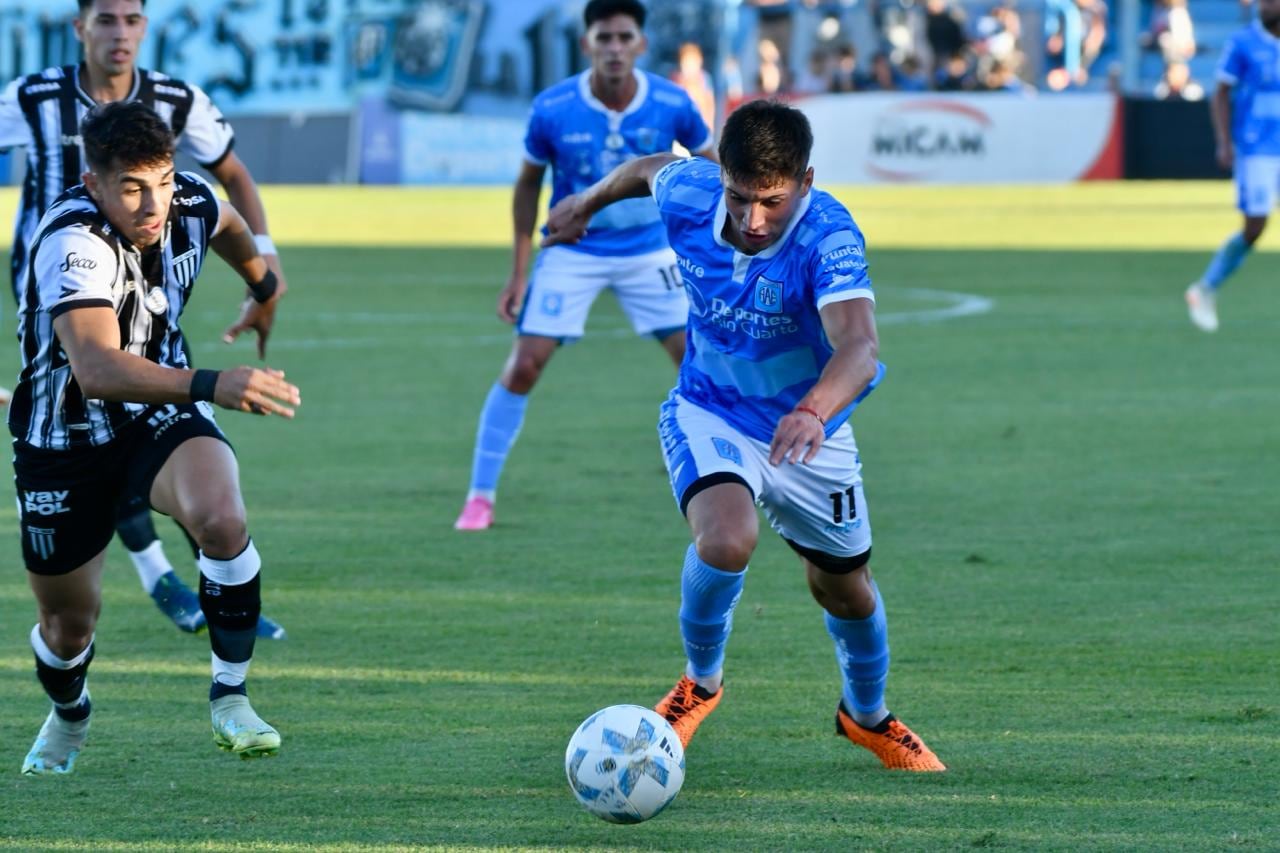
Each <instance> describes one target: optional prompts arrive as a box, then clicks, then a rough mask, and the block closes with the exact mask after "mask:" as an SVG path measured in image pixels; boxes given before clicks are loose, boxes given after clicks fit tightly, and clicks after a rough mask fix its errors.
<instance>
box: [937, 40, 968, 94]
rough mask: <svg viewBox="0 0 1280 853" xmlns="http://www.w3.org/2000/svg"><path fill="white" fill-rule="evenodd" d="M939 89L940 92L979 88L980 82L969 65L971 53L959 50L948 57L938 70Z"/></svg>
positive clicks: (965, 90) (966, 90)
mask: <svg viewBox="0 0 1280 853" xmlns="http://www.w3.org/2000/svg"><path fill="white" fill-rule="evenodd" d="M936 80H937V89H938V91H940V92H970V91H973V90H974V89H976V88H978V82H977V80H976V79H975V78H974V76H973V71H972V69H971V68H970V67H969V54H968V53H966V52H965V51H963V50H958V51H956V52H955V53H953V54H951V56H949V57H948V58H947V61H946V62H945V63H943V65H942V67H941V68H940V69H939V70H938V76H937V77H936Z"/></svg>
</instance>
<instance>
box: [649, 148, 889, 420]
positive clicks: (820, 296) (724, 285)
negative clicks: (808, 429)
mask: <svg viewBox="0 0 1280 853" xmlns="http://www.w3.org/2000/svg"><path fill="white" fill-rule="evenodd" d="M654 197H655V198H656V199H657V202H658V210H659V211H660V212H661V214H662V219H663V222H664V224H665V225H666V229H667V235H668V236H669V237H670V240H671V248H673V249H674V250H675V252H676V255H677V256H678V257H679V264H680V271H681V275H682V276H683V278H684V285H685V290H686V292H687V293H688V295H689V326H688V336H687V344H686V352H685V358H684V363H683V364H682V365H681V366H680V378H679V383H678V384H677V386H676V391H677V392H678V393H679V394H680V395H681V396H682V397H684V398H685V399H687V400H689V401H690V402H693V403H696V404H698V405H699V406H702V407H703V408H706V409H708V410H710V411H712V412H714V413H715V414H717V415H719V416H720V417H721V418H723V419H724V420H725V421H727V422H729V423H730V424H732V425H733V426H735V427H737V428H738V429H739V430H740V431H742V432H743V433H744V434H746V435H749V436H751V437H752V438H755V439H758V440H760V441H769V440H771V439H772V438H773V431H774V428H775V427H776V426H777V424H778V421H779V420H780V419H781V418H782V417H783V416H784V415H786V414H787V413H788V412H790V411H791V410H792V409H794V408H795V406H796V404H797V403H799V402H800V398H801V397H803V396H804V395H805V394H806V393H808V391H809V389H810V388H812V387H813V385H814V383H816V382H817V381H818V376H819V375H820V374H821V373H822V369H823V368H824V367H825V366H826V364H827V362H828V361H829V360H830V359H831V354H832V352H833V350H832V348H831V345H830V343H829V342H828V341H827V337H826V334H825V332H824V330H823V328H822V318H821V317H820V316H819V313H818V312H819V311H820V310H821V309H822V307H823V306H825V305H828V304H830V303H832V302H838V301H841V300H845V299H874V298H875V296H874V293H873V291H872V289H871V278H870V277H869V275H868V273H867V261H866V257H865V255H864V253H863V245H864V244H863V239H862V232H861V231H859V230H858V226H857V225H856V224H854V221H853V217H851V216H850V215H849V211H847V210H846V209H845V208H844V205H842V204H840V202H838V201H836V200H835V199H834V198H832V197H831V196H830V195H828V194H827V193H825V192H822V191H821V190H817V189H815V190H811V191H810V192H809V194H808V195H807V196H806V197H805V198H804V199H802V200H801V202H800V206H799V208H798V209H797V211H796V213H795V215H794V217H793V218H792V220H791V223H790V224H789V225H788V226H787V230H786V231H785V232H784V233H783V235H782V237H781V238H780V239H779V240H778V241H777V242H776V243H774V244H773V245H771V246H770V247H769V248H768V249H766V250H764V251H763V252H760V253H758V254H755V255H745V254H742V253H741V252H738V251H737V250H736V249H734V247H733V246H732V245H731V244H729V243H728V242H726V241H725V239H724V238H723V237H722V236H721V235H722V232H723V229H724V225H725V221H726V219H727V217H728V212H727V211H726V209H725V206H724V187H723V185H722V184H721V183H720V167H719V166H717V165H716V164H715V163H712V162H710V161H707V160H701V159H689V160H678V161H676V162H674V163H671V164H670V165H668V166H666V167H665V168H663V169H662V171H660V172H659V173H658V175H657V177H656V178H655V180H654ZM883 374H884V367H883V365H879V366H878V369H877V371H876V377H875V380H874V381H873V382H872V383H871V385H870V386H869V387H868V388H867V389H866V391H864V392H863V394H862V395H861V396H860V397H859V400H861V398H862V397H865V396H866V394H867V393H869V392H870V391H871V389H872V388H874V387H875V386H876V385H877V384H878V383H879V381H880V378H881V377H882V376H883ZM857 402H858V401H854V403H852V404H850V405H849V406H848V407H847V408H845V409H844V410H843V411H841V412H839V413H838V414H836V415H835V416H833V417H831V418H829V419H828V420H827V430H826V431H827V435H831V434H832V433H833V432H835V430H836V429H837V428H838V427H839V426H840V425H841V424H843V423H844V422H845V421H846V420H848V418H849V414H850V413H851V412H852V411H853V407H854V406H855V405H857Z"/></svg>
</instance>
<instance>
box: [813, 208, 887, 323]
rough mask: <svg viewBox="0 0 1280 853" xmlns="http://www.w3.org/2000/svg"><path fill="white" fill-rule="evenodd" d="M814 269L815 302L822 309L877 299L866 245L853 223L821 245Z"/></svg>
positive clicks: (814, 259) (824, 240)
mask: <svg viewBox="0 0 1280 853" xmlns="http://www.w3.org/2000/svg"><path fill="white" fill-rule="evenodd" d="M812 269H813V299H814V303H815V304H816V305H817V306H818V309H819V310H821V309H822V308H823V307H824V306H826V305H830V304H831V303H832V302H841V301H843V300H846V299H871V300H873V301H874V300H875V292H874V291H873V290H872V288H871V275H870V272H869V271H868V269H867V254H866V245H865V243H864V242H863V239H862V234H861V233H859V232H858V229H857V227H856V226H854V225H853V223H852V222H850V223H849V227H848V228H841V229H839V230H836V231H832V232H831V233H829V234H827V235H826V236H825V237H823V238H822V240H820V241H819V242H818V244H817V247H816V249H815V250H814V258H813V267H812Z"/></svg>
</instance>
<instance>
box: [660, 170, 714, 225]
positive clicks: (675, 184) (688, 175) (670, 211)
mask: <svg viewBox="0 0 1280 853" xmlns="http://www.w3.org/2000/svg"><path fill="white" fill-rule="evenodd" d="M719 187H720V167H718V166H717V165H716V164H715V163H712V162H711V161H710V160H707V159H705V158H702V157H686V158H685V159H683V160H673V161H672V162H670V163H668V164H667V165H665V166H663V167H662V168H661V169H659V170H658V174H656V175H654V177H653V200H654V201H656V202H657V203H658V212H659V213H660V214H662V221H663V222H665V223H666V224H667V225H668V226H670V225H671V222H672V220H674V219H677V218H680V217H681V216H686V217H687V216H696V215H698V214H702V213H705V212H706V211H708V210H711V209H712V208H714V207H715V206H716V202H717V201H718V200H719V196H718V194H717V192H716V190H718V189H719Z"/></svg>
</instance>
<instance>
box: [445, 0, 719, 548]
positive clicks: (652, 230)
mask: <svg viewBox="0 0 1280 853" xmlns="http://www.w3.org/2000/svg"><path fill="white" fill-rule="evenodd" d="M582 17H583V24H584V25H585V28H586V32H585V33H584V34H583V36H582V42H581V44H582V50H583V53H585V54H586V55H587V56H588V57H590V59H591V68H590V69H589V70H588V71H585V72H583V73H582V74H579V75H576V76H574V77H570V78H569V79H568V80H565V81H563V82H561V83H559V84H557V85H555V86H552V87H551V88H550V89H547V90H546V91H545V92H543V93H541V94H540V95H538V97H537V98H536V99H534V102H533V109H532V111H531V113H530V116H529V126H528V131H527V133H526V135H525V162H524V164H523V166H522V167H521V170H520V176H519V178H517V179H516V185H515V198H514V201H513V203H512V218H513V220H514V224H515V250H514V252H513V256H512V271H511V277H510V279H509V280H508V281H507V285H506V287H504V288H503V289H502V292H501V293H500V294H499V295H498V316H499V317H500V318H501V319H502V320H503V321H505V322H507V323H514V324H515V327H516V339H515V343H514V345H513V346H512V349H511V354H510V355H509V356H508V357H507V361H506V364H505V365H504V366H503V368H502V373H501V374H500V375H499V377H498V381H497V382H495V383H494V385H493V387H492V388H491V389H490V390H489V394H488V396H487V397H486V399H485V402H484V408H483V409H482V410H481V412H480V423H479V426H478V428H477V430H476V446H475V453H474V457H473V461H472V471H471V488H470V491H469V492H468V493H467V500H466V503H465V505H464V506H463V508H462V513H461V514H460V515H459V516H458V519H457V521H456V522H455V523H454V527H455V528H457V529H458V530H485V529H487V528H488V527H490V526H491V525H492V524H493V507H494V501H495V500H496V497H497V488H498V478H499V476H500V475H501V473H502V468H503V465H504V464H505V463H506V460H507V455H508V454H509V453H510V452H511V447H512V445H514V443H515V440H516V436H517V435H518V434H519V432H520V427H521V425H522V424H523V422H524V413H525V405H526V403H527V402H528V396H529V392H530V391H532V390H533V386H534V385H535V384H537V382H538V379H539V377H541V375H542V371H543V370H544V369H545V368H546V366H547V363H548V362H549V361H550V360H551V356H552V355H553V354H554V353H555V351H556V348H557V347H558V346H560V344H562V343H564V342H566V341H571V340H575V339H577V338H579V337H581V336H582V333H583V329H584V328H585V326H586V321H587V313H588V312H589V311H590V309H591V303H592V302H593V301H594V300H595V298H596V296H598V295H599V294H600V291H601V290H604V289H605V288H609V289H612V290H613V292H614V294H615V295H616V296H617V297H618V301H619V302H620V303H621V305H622V308H623V310H624V311H625V312H626V314H627V316H628V317H629V318H630V321H631V325H632V327H633V328H634V329H635V331H636V333H637V334H642V335H652V336H653V337H654V338H656V339H657V340H658V341H659V342H660V343H661V344H662V346H663V348H664V349H665V350H666V351H667V353H668V354H669V355H670V356H671V359H672V361H674V362H675V363H676V364H679V363H680V360H681V359H682V358H683V357H684V326H685V319H686V317H687V315H688V303H687V302H686V300H685V295H684V289H683V288H682V287H681V286H680V277H679V273H678V272H677V270H676V266H675V264H676V258H675V255H674V254H673V253H672V251H671V248H670V246H669V245H668V244H667V241H666V236H665V235H664V234H663V228H662V221H661V219H660V217H659V216H658V210H657V208H656V207H654V204H653V201H652V200H651V199H633V200H631V201H628V202H624V203H622V204H619V205H616V206H615V207H613V208H612V209H610V210H608V211H605V212H603V213H601V215H599V216H597V217H596V218H595V219H594V220H593V221H592V222H591V226H590V228H589V229H588V231H587V232H586V233H585V234H584V235H583V238H582V239H581V240H580V241H578V242H577V243H576V244H574V245H572V246H555V247H553V248H550V249H547V250H544V251H542V252H540V253H539V254H538V259H537V263H536V264H535V265H534V270H533V277H532V280H527V279H526V275H527V270H528V267H529V258H530V255H531V254H532V249H533V241H532V235H533V228H534V225H535V223H536V222H537V218H538V197H539V195H540V194H541V191H542V179H543V176H544V174H545V173H546V170H547V167H548V166H550V167H551V174H552V190H551V203H552V204H555V203H556V202H558V201H559V200H560V199H562V198H564V197H565V196H567V195H570V194H571V193H575V192H578V191H580V190H584V189H586V188H587V187H589V186H591V184H593V183H595V182H596V181H597V180H599V179H600V178H602V177H604V176H605V175H607V174H609V172H610V171H611V170H612V169H613V168H614V167H615V166H617V165H618V164H620V163H624V162H626V161H628V160H631V159H634V158H636V157H642V156H645V155H649V154H656V153H658V152H662V151H670V150H671V149H672V144H673V143H675V142H679V143H680V144H681V145H683V146H684V147H685V148H687V149H689V150H690V151H693V152H697V153H701V154H704V155H706V156H710V157H714V156H715V153H714V148H713V146H712V137H711V132H710V131H709V130H708V129H707V126H706V123H705V122H703V120H702V117H701V115H700V114H699V112H698V108H697V107H696V106H695V105H694V104H693V102H692V100H690V98H689V96H688V95H687V94H685V92H684V90H682V89H680V88H679V87H678V86H676V85H675V84H674V83H672V82H670V81H668V80H666V79H664V78H662V77H659V76H657V75H654V74H649V73H646V72H643V71H640V70H638V69H636V67H635V64H636V59H637V58H638V57H639V56H640V55H641V54H643V53H644V51H645V48H646V42H645V37H644V34H643V28H644V20H645V8H644V6H643V5H641V4H640V3H638V2H636V0H591V2H589V3H588V4H587V5H586V8H585V9H584V11H583V15H582Z"/></svg>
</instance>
